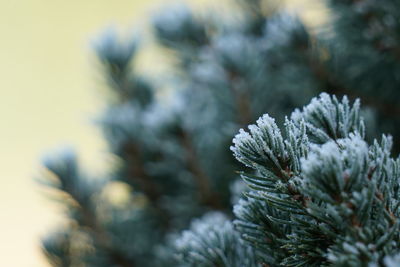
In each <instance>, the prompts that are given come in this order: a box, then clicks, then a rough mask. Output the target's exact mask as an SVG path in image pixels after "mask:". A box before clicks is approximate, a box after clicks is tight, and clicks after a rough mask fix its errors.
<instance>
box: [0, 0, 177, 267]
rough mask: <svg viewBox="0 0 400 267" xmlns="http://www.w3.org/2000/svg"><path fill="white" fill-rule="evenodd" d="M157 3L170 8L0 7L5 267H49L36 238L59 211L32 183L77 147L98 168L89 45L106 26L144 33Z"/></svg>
mask: <svg viewBox="0 0 400 267" xmlns="http://www.w3.org/2000/svg"><path fill="white" fill-rule="evenodd" d="M155 2H158V3H163V4H167V3H169V2H170V1H167V0H164V1H155V0H147V1H141V0H112V1H111V0H79V1H78V0H0V267H14V266H15V267H25V266H27V267H37V266H47V264H46V263H45V261H44V259H43V258H42V256H41V253H40V246H39V238H40V236H42V235H43V234H44V233H46V232H47V231H48V230H49V229H51V228H52V227H54V226H55V225H56V223H57V222H58V221H59V220H60V219H59V218H60V211H59V210H58V209H59V208H58V207H57V206H56V205H54V204H51V202H50V201H49V200H47V199H45V198H44V197H43V195H42V194H41V188H40V187H39V186H38V185H37V184H36V183H35V182H34V181H33V178H34V177H38V176H39V174H40V172H39V170H40V167H39V166H40V164H39V163H40V157H41V156H42V155H43V153H44V152H45V151H48V150H51V149H53V148H56V147H57V146H58V145H60V144H74V145H75V146H76V147H77V148H78V152H79V153H80V154H81V155H83V158H84V159H85V163H87V164H88V165H90V166H91V167H93V166H99V165H98V164H100V162H101V160H99V159H100V158H101V155H102V154H103V153H104V150H105V147H104V144H103V143H102V141H101V138H100V137H99V134H98V132H97V131H96V128H95V127H93V125H91V124H90V120H91V119H92V118H93V117H95V114H96V112H97V111H98V109H99V107H100V106H101V103H102V100H104V99H102V97H101V94H100V92H101V90H97V89H98V88H97V87H100V86H101V85H100V84H101V83H100V81H99V79H98V78H99V76H98V74H97V75H96V73H98V69H97V67H96V65H95V64H93V60H90V59H91V58H92V57H93V55H92V56H91V54H90V46H89V41H90V39H91V38H92V37H94V36H95V35H96V33H98V32H99V31H100V30H101V29H102V28H104V27H106V26H108V25H109V24H115V25H116V26H117V27H118V28H123V29H125V30H126V29H129V26H135V27H136V28H141V27H142V26H143V25H142V23H141V21H142V20H143V19H145V18H146V17H147V15H148V14H149V13H150V11H151V10H154V7H155ZM99 155H100V156H99ZM89 159H90V160H89ZM96 164H97V165H96ZM99 167H100V166H99Z"/></svg>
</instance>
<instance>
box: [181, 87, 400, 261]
mask: <svg viewBox="0 0 400 267" xmlns="http://www.w3.org/2000/svg"><path fill="white" fill-rule="evenodd" d="M283 132H284V134H282V131H281V130H280V128H279V127H278V126H277V125H276V123H275V120H274V119H273V118H271V117H270V116H269V115H263V116H262V117H260V118H259V119H258V120H257V123H256V124H255V125H250V126H248V131H245V130H243V129H241V130H240V132H239V134H237V135H236V136H235V138H234V139H233V146H232V147H231V150H232V151H233V154H234V155H235V157H236V159H237V160H238V161H240V162H241V163H243V164H244V165H246V166H247V167H249V168H251V169H253V170H254V172H243V173H242V174H241V176H242V179H243V180H244V181H245V182H246V183H247V185H248V186H249V190H248V191H247V192H246V193H245V194H244V196H243V197H242V198H241V200H240V201H239V203H238V204H237V205H235V207H234V212H235V215H236V218H237V219H236V220H235V221H234V225H235V227H236V229H237V231H238V232H239V233H240V237H239V238H238V233H236V232H235V230H233V228H232V226H231V227H230V228H228V229H229V230H230V233H228V230H226V228H227V227H223V228H221V227H219V226H215V224H214V223H213V221H210V220H209V219H204V220H203V221H202V222H195V224H196V225H193V226H192V230H191V232H184V234H183V236H182V237H181V238H180V239H178V241H177V250H178V251H179V253H180V255H181V259H182V261H183V262H187V263H189V265H190V264H191V266H203V265H204V266H231V265H233V264H227V261H226V259H228V260H230V258H231V255H230V251H231V250H233V249H235V247H237V246H239V245H240V249H239V250H240V253H236V255H237V256H238V258H236V259H235V260H234V262H240V258H241V257H242V256H241V254H244V253H245V252H246V251H249V250H253V253H247V254H246V256H247V258H246V260H247V261H248V262H252V263H253V262H257V264H253V265H251V264H249V266H396V264H398V263H399V262H398V256H397V253H398V252H399V249H400V247H399V241H400V240H399V239H400V234H399V219H400V212H399V210H398V208H399V206H400V197H399V196H400V195H399V178H400V172H399V170H400V169H399V167H400V158H397V159H394V158H392V157H391V146H392V138H391V137H390V136H385V135H383V136H382V138H381V140H380V141H377V140H374V142H373V143H372V144H371V145H369V144H368V143H367V142H366V141H365V138H364V133H365V126H364V121H363V119H362V118H360V106H359V101H356V102H355V103H354V104H353V105H350V104H349V100H348V99H347V97H343V99H342V100H341V101H339V100H338V99H337V98H336V97H335V96H333V97H331V96H329V95H327V94H325V93H323V94H321V95H320V97H319V98H314V99H312V101H311V103H310V104H309V105H307V106H305V107H304V108H303V109H302V110H301V111H300V110H295V111H294V112H293V113H292V115H291V116H290V119H289V118H286V120H285V123H284V131H283ZM226 223H228V222H226ZM212 227H213V231H210V230H209V228H212ZM214 232H215V233H214ZM191 235H193V236H194V237H192V238H188V236H191ZM220 235H224V236H225V237H223V238H215V236H220ZM229 238H235V239H236V240H237V241H236V242H229V243H228V244H221V242H222V240H229ZM214 239H216V241H214V242H212V241H213V240H214ZM241 239H243V241H245V242H246V243H247V246H246V245H245V244H244V245H243V244H242V242H243V241H242V240H241ZM197 240H202V242H197ZM206 241H208V242H207V243H206ZM182 243H183V244H182ZM204 244H206V245H207V247H205V246H204ZM252 256H254V258H252ZM391 256H394V258H391Z"/></svg>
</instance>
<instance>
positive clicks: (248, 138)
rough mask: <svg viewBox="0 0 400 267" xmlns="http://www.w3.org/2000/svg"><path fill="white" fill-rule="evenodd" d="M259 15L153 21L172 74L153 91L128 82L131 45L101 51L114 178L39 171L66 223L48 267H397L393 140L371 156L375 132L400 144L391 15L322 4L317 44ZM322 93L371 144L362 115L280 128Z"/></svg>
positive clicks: (333, 111) (326, 110)
mask: <svg viewBox="0 0 400 267" xmlns="http://www.w3.org/2000/svg"><path fill="white" fill-rule="evenodd" d="M271 1H273V0H271ZM266 2H267V1H263V0H252V1H238V3H239V6H238V7H239V8H238V9H239V10H240V12H238V13H234V12H232V18H229V19H227V20H225V19H224V18H221V16H219V14H218V12H215V11H210V12H209V14H208V15H207V16H201V15H197V14H194V13H193V12H192V11H191V10H190V8H188V7H184V6H181V5H176V6H173V7H169V8H166V9H163V10H162V11H161V12H159V13H157V14H155V15H154V17H153V19H152V20H151V21H152V24H151V28H152V33H153V34H154V37H155V38H154V40H155V42H156V44H157V45H158V46H160V47H161V48H162V50H163V51H164V52H166V53H167V54H168V55H170V56H171V58H172V59H173V60H172V63H171V65H170V66H169V67H170V68H169V69H168V72H166V73H163V74H162V80H160V78H159V77H158V76H157V75H149V76H145V75H143V74H140V73H139V72H138V71H137V68H136V66H137V64H138V63H137V62H136V57H137V55H138V54H139V53H141V49H142V48H141V47H140V44H141V38H138V37H136V36H135V37H131V39H128V40H124V41H123V40H120V38H119V37H118V36H117V35H116V34H115V32H113V31H107V32H106V33H105V34H104V35H103V36H101V38H99V41H98V42H97V43H96V45H95V47H94V48H95V50H96V52H97V55H98V58H99V61H100V63H101V66H102V70H103V72H102V73H103V76H104V80H105V82H106V83H107V85H108V87H109V89H110V92H111V94H110V96H111V97H110V101H109V105H108V107H107V108H106V109H105V111H104V112H103V113H102V115H101V116H99V118H98V119H97V123H98V125H99V127H100V128H101V129H102V130H103V133H104V137H105V139H106V141H107V143H108V145H109V151H110V152H111V153H112V154H113V155H114V156H115V157H114V158H115V159H116V164H115V165H116V166H115V167H114V168H113V169H112V170H110V172H109V173H107V174H106V175H104V177H96V178H95V179H93V177H88V175H87V174H85V172H83V171H82V170H81V169H80V168H79V166H78V160H77V156H76V155H75V154H74V153H73V152H68V151H67V152H64V153H61V155H58V156H54V157H51V158H50V157H49V158H48V159H47V160H46V161H45V167H46V168H47V169H48V171H49V173H51V174H50V175H49V176H50V179H49V180H51V181H54V183H50V185H51V186H52V187H54V188H57V189H59V191H61V192H62V194H60V198H59V200H60V201H61V202H62V203H63V204H65V207H66V215H67V218H68V221H67V223H66V225H65V227H63V228H61V229H59V230H57V231H55V233H54V235H50V236H49V237H47V238H45V239H44V241H43V249H44V252H45V253H46V255H47V256H48V258H49V262H51V263H52V264H53V265H54V266H166V265H168V264H171V265H173V264H175V265H177V264H180V265H184V266H185V265H189V266H198V265H202V266H260V265H262V264H269V265H270V266H279V265H284V266H313V265H314V266H323V265H336V266H367V265H368V264H370V266H374V264H375V265H376V266H382V265H384V264H386V265H387V266H393V264H396V263H395V262H396V261H397V259H398V257H397V256H396V254H397V245H396V243H398V241H399V240H398V238H399V237H398V225H397V218H398V211H397V207H398V204H397V203H398V200H397V195H398V192H397V190H398V181H397V177H398V160H394V159H392V158H391V156H390V147H391V145H392V139H391V138H390V137H389V136H384V137H382V140H381V141H379V142H378V141H374V143H373V145H368V143H367V141H365V140H370V139H371V136H372V135H373V134H374V133H376V132H380V129H390V131H392V130H393V133H394V136H395V140H399V138H397V137H398V134H397V131H395V130H396V129H395V127H394V125H396V122H397V117H398V115H399V114H400V112H399V110H398V109H397V108H395V106H396V103H397V102H396V101H397V100H398V94H397V88H398V87H399V86H398V85H399V82H398V80H399V79H398V73H400V72H398V71H397V70H398V55H397V54H398V50H399V49H398V46H399V44H398V31H397V28H398V25H397V24H398V16H397V13H398V12H399V10H400V8H398V7H399V6H400V3H397V0H396V1H383V3H384V4H382V5H381V4H380V2H378V1H374V0H362V1H333V0H332V1H328V0H327V3H329V6H330V8H331V9H332V11H333V19H332V20H331V21H330V23H331V24H329V25H328V26H329V27H325V28H322V29H327V30H326V31H321V29H319V31H318V34H316V33H315V32H313V31H310V30H309V29H308V28H307V27H306V26H305V25H304V24H303V23H302V21H301V20H300V19H298V18H297V17H296V16H294V15H293V14H289V13H285V12H284V10H282V9H280V8H276V9H273V10H272V9H271V10H266V8H265V7H266V6H268V5H266ZM235 16H236V17H235ZM226 17H229V16H226ZM325 26H326V25H325ZM331 26H332V27H331ZM328 28H329V29H328ZM165 77H167V78H168V79H164V78H165ZM165 88H168V89H171V88H172V90H164V89H165ZM321 90H326V91H327V92H329V93H335V94H336V95H338V96H342V95H343V94H347V95H349V96H350V100H354V98H355V97H356V96H357V95H360V98H361V100H362V102H363V103H364V106H366V107H367V108H368V110H369V112H370V113H372V114H373V116H372V117H374V116H375V117H376V118H378V119H379V120H378V123H376V124H377V125H378V126H379V127H380V128H377V129H375V127H372V125H375V123H374V122H373V120H366V122H365V123H364V121H363V120H362V119H361V118H360V114H361V113H363V111H362V110H360V107H359V102H358V100H356V101H355V102H354V104H352V105H350V100H348V99H347V98H346V97H345V98H343V99H342V100H340V101H339V100H338V99H337V98H336V97H331V96H329V95H327V94H321V95H320V97H319V98H315V99H313V100H311V104H310V105H308V106H306V107H304V108H303V109H302V110H295V111H294V112H293V113H292V115H291V116H290V118H286V117H285V115H287V114H289V112H291V111H292V110H293V109H295V108H298V107H301V106H302V105H304V104H305V103H307V101H309V100H310V99H311V97H312V96H315V95H317V94H318V93H320V91H321ZM265 113H268V114H269V115H263V114H265ZM259 117H260V118H259ZM257 118H259V119H258V120H257V123H256V125H251V126H249V130H248V131H245V130H241V131H240V133H239V134H238V135H237V136H236V137H235V139H234V146H233V147H232V151H233V154H234V156H235V157H236V158H237V159H238V160H239V162H241V163H243V164H242V165H240V164H239V163H238V162H237V161H235V160H234V158H233V157H232V154H231V152H230V151H229V145H230V143H231V139H232V136H233V135H234V134H235V133H236V132H237V131H238V130H239V128H240V127H245V126H247V125H248V124H250V123H251V122H253V121H255V120H256V119H257ZM273 118H275V119H276V120H275V119H273ZM365 124H367V125H368V126H369V127H365ZM365 128H369V129H367V131H366V130H365ZM281 129H282V130H281ZM371 133H372V134H371ZM375 135H376V134H375ZM365 136H366V137H365ZM395 144H396V143H395ZM395 148H397V146H396V145H395ZM397 150H398V149H397ZM250 169H253V170H254V172H251V171H250ZM236 171H240V175H241V176H242V178H243V181H244V182H245V183H246V184H247V185H248V189H244V196H243V197H242V198H241V199H240V200H239V202H238V204H237V205H235V207H234V209H233V211H234V214H235V216H236V217H237V219H236V220H235V221H234V222H233V224H232V223H230V222H229V219H230V218H232V217H233V214H232V207H231V204H232V199H234V203H236V202H237V199H238V198H239V197H238V196H239V195H241V191H242V190H243V186H241V184H240V182H238V181H237V179H236V176H237V174H235V172H236ZM115 183H118V184H122V185H123V186H124V187H125V188H126V189H127V191H128V192H129V193H128V194H129V197H128V200H127V203H125V204H124V205H122V206H121V205H120V206H118V205H116V204H114V203H112V201H110V200H109V199H107V198H105V197H104V192H106V191H107V190H108V188H109V187H110V185H113V184H115ZM231 189H233V191H234V192H233V193H232V192H231ZM210 211H218V213H215V212H214V213H208V212H210ZM204 213H208V214H209V215H207V216H206V217H204V218H203V219H201V220H196V221H195V222H193V224H192V227H191V230H190V231H189V232H185V234H183V236H182V237H181V238H178V241H174V237H175V236H176V234H178V233H179V232H180V231H182V230H184V229H188V228H189V227H190V222H191V221H192V220H193V219H194V218H198V217H200V216H201V215H203V214H204ZM213 214H214V215H213ZM216 214H218V215H216ZM232 225H234V226H235V228H236V229H237V230H238V232H235V230H234V229H233V226H232ZM239 236H240V238H239ZM175 252H176V255H175V256H174V253H175Z"/></svg>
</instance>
